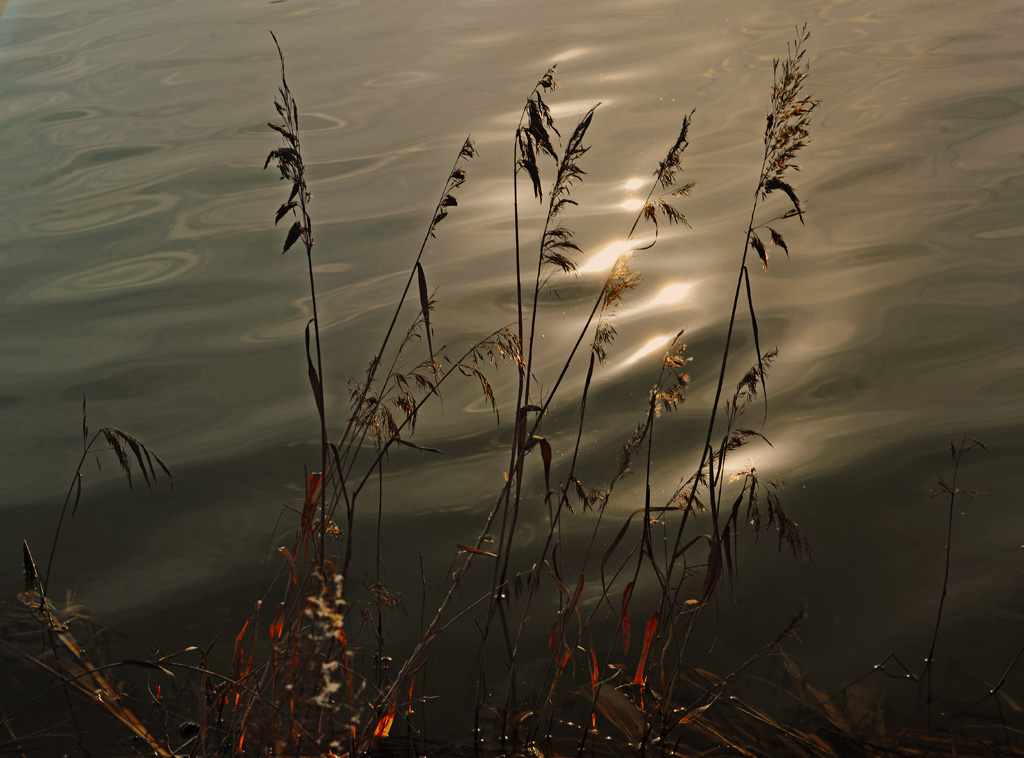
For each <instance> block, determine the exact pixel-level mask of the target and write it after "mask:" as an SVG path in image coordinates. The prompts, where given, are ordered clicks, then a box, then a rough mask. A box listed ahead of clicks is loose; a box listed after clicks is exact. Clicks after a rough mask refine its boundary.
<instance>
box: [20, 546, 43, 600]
mask: <svg viewBox="0 0 1024 758" xmlns="http://www.w3.org/2000/svg"><path fill="white" fill-rule="evenodd" d="M21 557H22V560H24V562H25V592H31V591H32V590H34V589H35V588H36V583H37V582H38V581H39V571H38V569H36V562H35V560H33V558H32V551H31V550H29V549H28V540H22V541H21Z"/></svg>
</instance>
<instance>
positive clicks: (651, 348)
mask: <svg viewBox="0 0 1024 758" xmlns="http://www.w3.org/2000/svg"><path fill="white" fill-rule="evenodd" d="M675 336H676V335H675V333H674V332H669V333H668V334H659V335H658V336H656V337H651V338H650V339H649V340H647V342H645V343H644V344H643V346H642V347H641V348H640V349H639V350H637V351H636V352H635V353H633V354H632V355H631V356H629V357H628V358H627V359H626V360H625V361H623V363H622V365H623V367H625V366H632V365H633V364H634V363H636V362H637V361H639V360H640V359H641V358H644V357H646V356H648V355H650V354H651V353H653V352H655V351H657V350H661V349H662V348H664V347H667V346H668V345H669V343H671V342H672V338H673V337H675Z"/></svg>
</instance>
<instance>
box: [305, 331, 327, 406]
mask: <svg viewBox="0 0 1024 758" xmlns="http://www.w3.org/2000/svg"><path fill="white" fill-rule="evenodd" d="M312 324H313V320H312V319H310V320H309V321H308V322H307V323H306V364H307V368H308V369H309V384H310V387H312V388H313V399H314V400H315V401H316V410H317V413H319V414H320V418H321V419H323V418H324V390H323V386H322V385H321V384H320V376H319V375H318V374H317V373H316V366H314V365H313V356H312V354H311V353H310V344H309V327H310V326H312Z"/></svg>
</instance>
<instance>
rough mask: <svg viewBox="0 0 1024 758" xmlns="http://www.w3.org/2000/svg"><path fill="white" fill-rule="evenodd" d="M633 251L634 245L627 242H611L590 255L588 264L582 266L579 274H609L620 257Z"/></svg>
mask: <svg viewBox="0 0 1024 758" xmlns="http://www.w3.org/2000/svg"><path fill="white" fill-rule="evenodd" d="M632 249H633V243H631V242H626V241H625V240H618V241H616V242H610V243H608V244H607V245H605V246H604V247H602V248H601V249H600V250H598V251H597V252H596V253H590V254H588V255H587V262H586V263H585V264H584V265H582V266H580V268H579V272H580V273H581V274H594V273H602V274H607V273H608V272H609V271H611V268H612V266H613V265H615V261H617V260H618V259H619V256H620V255H622V254H623V253H628V252H629V251H630V250H632Z"/></svg>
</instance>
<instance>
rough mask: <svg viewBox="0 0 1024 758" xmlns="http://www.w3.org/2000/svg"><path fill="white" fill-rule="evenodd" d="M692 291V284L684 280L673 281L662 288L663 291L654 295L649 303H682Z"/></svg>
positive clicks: (653, 304)
mask: <svg viewBox="0 0 1024 758" xmlns="http://www.w3.org/2000/svg"><path fill="white" fill-rule="evenodd" d="M689 292H690V285H689V284H684V283H683V282H672V283H671V284H666V285H665V286H664V287H662V288H661V292H659V293H658V294H657V295H655V296H654V299H652V300H651V302H650V303H648V305H650V306H652V307H653V306H657V305H673V304H675V303H681V302H682V301H683V300H685V299H686V296H687V295H688V294H689Z"/></svg>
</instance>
